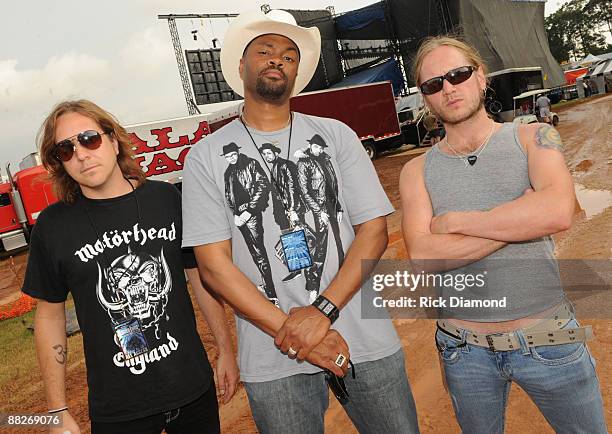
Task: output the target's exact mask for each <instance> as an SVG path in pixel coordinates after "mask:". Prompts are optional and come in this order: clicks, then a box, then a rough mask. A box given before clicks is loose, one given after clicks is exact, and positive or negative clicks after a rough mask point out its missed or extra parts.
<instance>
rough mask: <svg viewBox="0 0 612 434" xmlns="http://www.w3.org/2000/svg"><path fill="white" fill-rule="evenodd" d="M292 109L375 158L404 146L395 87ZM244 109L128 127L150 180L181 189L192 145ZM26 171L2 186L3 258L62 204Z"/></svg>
mask: <svg viewBox="0 0 612 434" xmlns="http://www.w3.org/2000/svg"><path fill="white" fill-rule="evenodd" d="M291 109H292V110H295V111H298V112H302V113H306V114H312V115H315V116H322V117H330V118H334V119H338V120H340V121H342V122H344V123H346V124H347V125H348V126H350V127H351V128H352V129H353V130H354V131H355V132H356V133H357V135H358V136H359V138H360V140H361V141H362V143H363V145H364V147H365V149H366V151H367V152H368V155H369V156H370V158H372V159H373V158H376V156H377V155H378V153H379V152H381V151H384V150H388V149H394V148H397V147H399V146H401V145H402V144H403V141H404V140H403V138H404V137H403V133H402V130H401V128H400V124H399V121H398V117H397V112H396V111H395V99H394V97H393V91H392V87H391V83H390V82H388V81H387V82H381V83H373V84H365V85H357V86H350V87H343V88H338V89H327V90H322V91H315V92H307V93H303V94H300V95H298V96H295V97H293V98H292V99H291ZM238 110H239V107H238V104H237V103H234V104H231V103H230V104H228V105H227V106H226V107H225V108H222V109H215V111H214V112H211V113H205V114H201V115H196V116H188V117H183V118H176V119H168V120H163V121H156V122H147V123H143V124H136V125H130V126H127V127H126V129H127V131H128V133H130V138H131V140H132V144H133V146H134V151H135V153H136V155H137V157H136V159H137V161H138V162H139V163H140V165H141V167H142V169H143V171H144V172H145V173H146V175H147V177H148V178H151V179H157V180H161V181H168V182H172V183H175V184H178V183H180V182H181V180H182V173H183V162H184V161H185V156H186V155H187V153H188V152H189V149H190V148H191V146H192V145H194V144H195V143H196V142H198V141H199V140H200V139H202V137H204V136H206V135H208V134H210V133H212V132H214V131H216V130H218V129H219V128H221V127H222V126H223V125H225V124H227V123H228V122H230V121H231V120H233V119H234V118H236V117H237V116H238ZM24 162H27V164H26V166H30V165H33V167H25V168H24V166H23V162H22V165H20V167H21V168H22V170H20V171H19V172H17V173H15V175H14V176H13V175H11V173H10V171H9V168H8V166H7V175H8V177H9V181H8V182H5V183H3V184H0V239H1V240H2V243H1V247H2V249H0V253H1V252H2V251H4V252H13V251H15V250H16V249H19V248H21V247H24V246H26V245H27V243H28V237H29V233H30V229H31V227H32V226H33V225H34V223H35V222H36V218H37V217H38V214H39V213H40V212H41V211H42V210H43V209H44V208H45V207H47V206H48V205H50V204H52V203H54V202H55V201H57V198H56V197H55V195H54V194H53V192H52V189H51V185H50V183H49V182H48V180H47V179H46V172H45V170H44V168H43V167H42V166H41V165H36V164H38V163H37V162H35V160H32V156H31V155H30V156H28V157H26V158H25V159H24Z"/></svg>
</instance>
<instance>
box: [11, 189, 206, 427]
mask: <svg viewBox="0 0 612 434" xmlns="http://www.w3.org/2000/svg"><path fill="white" fill-rule="evenodd" d="M182 230H183V228H182V220H181V198H180V193H179V192H178V190H177V189H176V188H175V187H174V186H172V185H170V184H167V183H163V182H156V181H146V182H145V183H144V184H142V185H141V186H140V187H138V188H137V189H136V190H135V191H134V192H131V193H129V194H126V195H124V196H120V197H116V198H112V199H102V200H92V199H87V198H85V197H81V198H79V199H78V200H77V201H76V202H75V203H74V204H66V203H61V202H60V203H56V204H54V205H51V206H49V207H48V208H46V209H45V210H44V211H43V212H42V213H41V214H40V216H39V218H38V222H37V223H36V225H35V227H34V230H33V231H32V237H31V245H30V256H29V259H28V266H27V270H26V275H25V282H24V285H23V289H22V290H23V292H25V293H26V294H29V295H31V296H32V297H35V298H39V299H43V300H46V301H49V302H62V301H64V300H66V296H67V294H68V291H70V292H71V293H72V296H73V299H74V302H75V307H76V313H77V317H78V320H79V325H80V327H81V331H82V333H83V343H84V348H85V361H86V364H87V382H88V385H89V413H90V417H91V419H92V420H96V421H108V422H114V421H123V420H132V419H137V418H140V417H144V416H148V415H151V414H155V413H160V412H163V411H168V410H170V409H174V408H177V407H180V406H182V405H185V404H187V403H189V402H191V401H193V400H195V399H196V398H198V397H199V396H200V395H201V394H203V393H204V392H205V391H206V390H208V388H209V387H210V385H211V378H212V370H211V367H210V364H209V362H208V359H207V357H206V352H205V351H204V347H203V345H202V341H201V340H200V336H199V335H198V332H197V329H196V322H195V316H194V312H193V306H192V304H191V299H190V298H189V293H188V291H187V286H186V282H185V275H184V272H183V269H184V268H193V267H195V265H196V263H195V258H194V257H193V251H189V252H182V251H181V234H182Z"/></svg>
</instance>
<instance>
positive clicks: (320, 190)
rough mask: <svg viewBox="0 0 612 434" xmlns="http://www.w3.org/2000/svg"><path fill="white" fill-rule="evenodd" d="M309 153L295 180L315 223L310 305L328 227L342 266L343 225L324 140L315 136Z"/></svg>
mask: <svg viewBox="0 0 612 434" xmlns="http://www.w3.org/2000/svg"><path fill="white" fill-rule="evenodd" d="M307 141H308V143H309V147H308V149H307V150H306V151H305V152H304V155H303V156H302V157H301V158H300V159H299V160H298V163H297V167H298V179H299V185H300V189H301V191H302V195H303V196H304V201H305V202H306V204H307V205H308V208H309V209H310V211H312V215H313V217H314V220H315V236H316V239H317V243H316V245H315V247H314V252H313V262H314V264H313V266H312V267H311V270H312V273H310V275H309V276H312V278H310V279H309V278H308V277H309V276H307V277H306V291H308V294H309V297H310V298H309V301H310V302H311V303H312V302H314V301H315V299H316V298H317V297H318V295H319V287H320V282H321V274H322V272H323V265H324V264H325V258H326V257H327V238H328V237H327V234H328V230H327V227H328V226H331V229H332V232H333V234H334V241H335V242H336V250H337V252H338V263H339V264H342V262H344V250H343V249H342V239H341V238H340V225H339V223H340V222H341V221H342V206H341V205H340V201H339V200H338V179H337V178H336V173H335V171H334V167H333V164H332V162H331V157H330V156H329V155H327V154H326V153H325V148H327V144H326V143H325V140H323V137H321V136H320V135H319V134H315V135H314V136H312V138H311V139H309V140H307Z"/></svg>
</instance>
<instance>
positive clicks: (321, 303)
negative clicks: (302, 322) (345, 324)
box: [312, 295, 340, 324]
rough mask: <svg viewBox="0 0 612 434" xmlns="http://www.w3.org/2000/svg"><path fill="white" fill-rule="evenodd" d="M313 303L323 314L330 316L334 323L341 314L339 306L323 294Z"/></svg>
mask: <svg viewBox="0 0 612 434" xmlns="http://www.w3.org/2000/svg"><path fill="white" fill-rule="evenodd" d="M312 305H313V306H314V307H316V308H317V309H319V311H320V312H321V313H322V314H323V315H325V316H326V317H327V318H329V320H330V321H331V323H332V324H333V323H334V321H336V320H337V319H338V316H339V315H340V310H339V309H338V307H337V306H336V305H335V304H334V303H332V302H331V301H329V300H328V299H327V298H325V297H323V296H322V295H319V296H318V297H317V299H316V300H315V301H314V302H313V303H312Z"/></svg>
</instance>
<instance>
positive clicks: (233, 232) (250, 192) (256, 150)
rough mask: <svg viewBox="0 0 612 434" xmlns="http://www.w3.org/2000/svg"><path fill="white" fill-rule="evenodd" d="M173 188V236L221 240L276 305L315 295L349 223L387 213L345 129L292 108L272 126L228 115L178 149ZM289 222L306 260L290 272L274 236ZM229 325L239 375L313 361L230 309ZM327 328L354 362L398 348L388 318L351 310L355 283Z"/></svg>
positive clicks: (300, 367) (270, 376) (263, 376)
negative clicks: (177, 224)
mask: <svg viewBox="0 0 612 434" xmlns="http://www.w3.org/2000/svg"><path fill="white" fill-rule="evenodd" d="M249 133H250V135H249ZM251 136H252V139H251ZM182 188H183V218H184V235H183V245H184V246H199V245H202V244H208V243H214V242H218V241H222V240H228V239H231V243H232V255H233V260H234V263H235V264H236V265H237V266H238V267H239V268H240V270H241V271H242V272H243V273H244V274H245V275H246V276H247V277H248V278H249V279H250V280H251V281H252V282H253V284H254V285H255V286H257V287H258V289H259V290H260V291H261V293H262V294H263V295H264V296H265V297H266V298H268V300H270V302H271V303H274V304H275V305H276V306H278V307H279V308H280V309H282V310H283V311H284V312H289V311H290V309H291V308H292V307H297V306H306V305H308V304H310V303H312V302H313V301H314V299H315V298H316V297H317V296H318V294H320V293H323V294H324V291H325V289H326V288H327V286H328V285H329V283H330V282H331V281H332V280H333V278H334V277H335V276H336V274H337V273H338V269H339V267H340V264H342V261H343V260H344V257H345V255H346V253H347V252H348V250H349V248H350V246H351V243H352V242H353V239H354V238H355V231H354V229H353V227H354V226H355V225H360V224H362V223H365V222H367V221H369V220H372V219H375V218H377V217H381V216H386V215H387V214H390V213H392V212H393V207H392V206H391V203H390V202H389V199H388V198H387V196H386V194H385V192H384V190H383V188H382V186H381V185H380V181H379V180H378V176H377V175H376V172H375V170H374V166H373V165H372V163H371V162H370V160H369V158H368V156H367V154H366V152H365V150H364V148H363V145H362V144H361V142H360V141H359V139H358V138H357V135H356V134H355V132H354V131H353V130H351V129H350V128H349V127H348V126H346V125H345V124H343V123H342V122H339V121H337V120H335V119H326V118H321V117H316V116H308V115H305V114H301V113H294V115H293V121H292V123H291V125H288V126H287V127H286V128H283V129H281V130H279V131H273V132H264V131H258V130H256V129H252V128H249V130H248V132H247V130H246V127H245V125H244V124H242V123H241V122H240V121H239V120H234V121H233V122H230V123H229V124H227V125H226V126H224V127H223V128H221V129H220V130H218V131H216V132H215V133H213V134H211V135H209V136H207V137H206V138H204V139H203V140H201V141H200V142H198V143H197V144H196V145H194V147H193V148H192V150H191V151H190V152H189V154H188V155H187V158H186V161H185V170H184V172H183V187H182ZM298 229H302V230H304V233H305V238H306V242H305V243H304V242H302V245H304V244H306V243H307V244H308V251H309V253H310V256H311V260H312V265H311V266H309V267H307V268H304V269H302V270H296V271H293V272H290V271H289V269H288V267H287V265H286V262H287V261H286V259H285V256H284V253H285V252H284V250H283V248H282V246H281V241H280V236H281V234H283V233H284V231H286V230H298ZM296 256H297V255H296ZM294 259H295V258H294ZM236 327H237V330H238V344H239V345H238V347H239V359H240V375H241V378H242V379H243V381H248V382H262V381H270V380H275V379H279V378H283V377H288V376H290V375H295V374H300V373H314V372H317V371H320V370H321V369H320V368H319V367H317V366H313V365H311V364H309V363H308V362H304V363H298V362H297V361H296V360H293V359H290V358H288V357H287V356H286V355H284V354H283V353H281V352H280V351H279V349H278V348H277V347H276V346H275V345H274V339H273V338H272V337H271V336H269V335H268V334H266V333H264V332H263V331H262V330H260V329H259V328H258V327H257V326H256V325H254V324H252V323H251V322H249V321H247V320H245V319H244V318H241V317H240V316H237V319H236ZM333 328H335V329H336V330H338V332H340V334H341V335H342V336H343V337H344V339H345V340H346V341H347V343H348V345H349V348H350V351H351V360H353V362H354V363H362V362H368V361H373V360H379V359H382V358H384V357H387V356H390V355H391V354H393V353H395V352H396V351H398V350H399V349H400V342H399V339H398V337H397V334H396V332H395V330H394V328H393V324H392V323H391V320H389V319H368V320H364V319H362V318H361V300H360V293H359V292H358V293H357V294H355V296H353V298H352V299H351V300H350V301H349V303H348V304H347V305H346V306H345V307H344V308H343V309H342V311H341V312H340V317H339V318H338V320H337V321H336V322H335V323H334V325H333Z"/></svg>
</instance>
